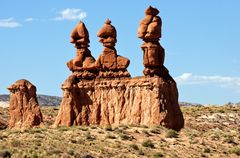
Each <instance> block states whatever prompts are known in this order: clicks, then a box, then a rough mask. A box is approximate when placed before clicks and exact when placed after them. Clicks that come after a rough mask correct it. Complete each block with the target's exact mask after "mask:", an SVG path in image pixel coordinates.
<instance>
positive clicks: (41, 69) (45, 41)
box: [0, 0, 240, 104]
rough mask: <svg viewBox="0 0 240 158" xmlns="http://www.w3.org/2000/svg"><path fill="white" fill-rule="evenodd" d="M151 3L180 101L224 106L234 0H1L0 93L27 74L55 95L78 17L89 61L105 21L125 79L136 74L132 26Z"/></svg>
mask: <svg viewBox="0 0 240 158" xmlns="http://www.w3.org/2000/svg"><path fill="white" fill-rule="evenodd" d="M149 5H152V6H154V7H157V8H158V9H159V10H160V14H159V15H160V16H161V18H162V21H163V28H162V29H163V32H162V34H163V36H162V39H161V44H162V46H163V47H164V48H165V50H166V58H165V65H166V67H167V68H168V69H169V71H170V74H171V75H172V76H173V77H174V78H175V79H176V81H177V83H178V88H179V95H180V101H188V102H197V103H203V104H208V103H209V104H224V103H226V102H228V101H232V102H239V101H240V71H239V70H240V10H239V7H240V1H239V0H231V1H229V0H211V1H209V0H201V1H192V0H184V1H183V0H175V1H173V0H149V1H146V0H145V1H139V0H138V1H136V0H133V1H126V0H122V1H112V0H102V1H83V0H61V1H57V0H52V1H46V0H45V1H30V0H22V1H17V0H15V1H14V0H3V1H1V5H0V67H1V70H0V71H1V75H0V94H6V93H8V91H7V90H6V87H7V86H9V85H11V84H12V83H14V82H15V81H16V80H18V79H22V78H25V79H28V80H29V81H31V82H32V83H33V84H35V85H36V86H37V88H38V93H39V94H48V95H57V96H61V95H62V92H61V89H60V86H61V83H62V82H63V81H64V80H65V79H66V78H67V77H68V76H69V75H70V74H71V72H70V71H69V70H68V68H67V66H66V64H65V63H66V62H67V61H69V60H70V59H72V58H74V56H75V48H74V46H73V45H72V44H70V43H69V34H70V33H71V31H72V29H73V28H74V27H75V25H76V24H77V23H78V21H79V20H82V21H84V23H85V24H86V26H87V28H88V31H89V33H90V41H91V43H90V50H91V52H92V54H93V56H94V57H95V58H97V57H98V56H99V54H100V53H101V51H102V49H103V48H102V45H101V44H100V43H99V42H98V37H97V36H96V34H97V31H98V30H99V29H100V28H101V27H102V25H103V23H104V21H105V20H106V19H107V18H110V19H111V20H112V24H113V25H114V26H115V27H116V29H117V33H118V43H117V45H116V48H117V50H118V54H120V55H122V56H125V57H128V58H129V59H130V60H131V64H130V66H129V68H128V70H129V71H130V73H131V75H132V76H141V75H142V70H143V65H142V51H141V49H140V46H141V43H142V41H141V40H140V39H138V38H137V28H138V25H139V22H140V20H141V19H142V18H143V17H144V10H145V9H146V8H147V7H148V6H149Z"/></svg>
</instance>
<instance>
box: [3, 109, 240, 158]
mask: <svg viewBox="0 0 240 158" xmlns="http://www.w3.org/2000/svg"><path fill="white" fill-rule="evenodd" d="M41 109H42V113H43V115H44V124H43V125H42V126H41V127H40V128H34V129H21V130H16V129H2V130H0V157H10V156H11V157H16V158H19V157H29V158H37V157H56V158H58V157H62V158H71V157H72V158H73V157H79V158H92V157H94V158H105V157H109V158H112V157H119V158H120V157H121V158H123V157H126V158H131V157H133V158H137V157H147V158H149V157H150V158H151V157H153V158H158V157H166V158H167V157H169V158H178V157H179V158H182V157H184V158H194V157H196V158H197V157H211V158H212V157H213V158H219V157H221V158H235V157H240V106H190V107H187V106H186V107H184V106H183V107H181V110H182V112H183V114H184V118H185V128H184V129H182V130H181V131H180V132H176V131H173V130H169V129H166V128H163V127H161V126H156V127H147V126H131V125H122V126H119V127H98V126H90V127H83V126H74V127H70V128H67V127H59V128H57V129H53V128H51V125H52V124H53V122H54V118H55V117H56V115H57V112H58V107H41ZM8 117H9V116H8V108H0V124H1V122H2V123H6V122H7V120H8Z"/></svg>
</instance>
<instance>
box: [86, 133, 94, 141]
mask: <svg viewBox="0 0 240 158" xmlns="http://www.w3.org/2000/svg"><path fill="white" fill-rule="evenodd" d="M85 138H86V139H87V140H94V139H95V137H93V136H92V135H91V133H90V132H87V133H85Z"/></svg>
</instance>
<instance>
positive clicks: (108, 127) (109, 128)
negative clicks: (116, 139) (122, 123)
mask: <svg viewBox="0 0 240 158" xmlns="http://www.w3.org/2000/svg"><path fill="white" fill-rule="evenodd" d="M105 131H113V129H112V127H111V126H106V127H105Z"/></svg>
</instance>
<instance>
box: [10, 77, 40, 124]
mask: <svg viewBox="0 0 240 158" xmlns="http://www.w3.org/2000/svg"><path fill="white" fill-rule="evenodd" d="M7 89H8V90H9V91H10V107H9V111H10V119H9V127H10V128H30V127H34V126H38V125H40V123H41V122H42V121H43V118H42V113H41V110H40V107H39V104H38V100H37V95H36V90H37V89H36V87H35V86H34V85H33V84H32V83H30V82H29V81H27V80H18V81H17V82H15V83H14V84H13V85H11V86H10V87H8V88H7Z"/></svg>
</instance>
